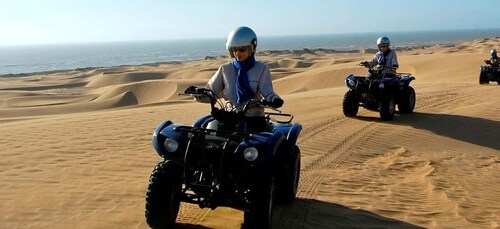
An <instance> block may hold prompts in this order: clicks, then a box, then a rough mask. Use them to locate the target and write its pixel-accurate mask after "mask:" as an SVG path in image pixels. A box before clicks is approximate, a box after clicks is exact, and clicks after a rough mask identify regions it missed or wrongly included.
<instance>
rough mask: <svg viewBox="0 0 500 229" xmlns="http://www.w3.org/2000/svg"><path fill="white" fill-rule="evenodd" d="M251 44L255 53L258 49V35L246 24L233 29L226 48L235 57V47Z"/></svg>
mask: <svg viewBox="0 0 500 229" xmlns="http://www.w3.org/2000/svg"><path fill="white" fill-rule="evenodd" d="M250 45H251V46H252V53H255V50H256V49H257V35H256V34H255V32H254V31H253V30H252V29H250V28H248V27H246V26H241V27H238V28H236V29H233V31H231V32H230V33H229V35H228V36H227V40H226V49H227V51H228V52H229V55H230V56H231V57H234V54H233V52H232V51H231V49H232V48H233V47H241V46H250Z"/></svg>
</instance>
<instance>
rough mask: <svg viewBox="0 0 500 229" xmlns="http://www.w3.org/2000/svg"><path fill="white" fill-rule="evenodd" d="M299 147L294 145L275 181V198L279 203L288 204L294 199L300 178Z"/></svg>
mask: <svg viewBox="0 0 500 229" xmlns="http://www.w3.org/2000/svg"><path fill="white" fill-rule="evenodd" d="M300 160H301V159H300V148H299V147H298V146H297V145H295V146H294V147H293V152H292V153H291V155H290V158H289V159H288V160H286V161H287V165H286V166H285V167H284V170H285V171H283V172H284V173H283V177H281V180H278V181H277V187H276V193H277V195H276V200H277V201H278V202H279V203H283V204H289V203H292V202H293V201H294V200H295V196H296V195H297V189H298V188H299V180H300Z"/></svg>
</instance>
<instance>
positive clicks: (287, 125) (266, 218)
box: [145, 86, 302, 228]
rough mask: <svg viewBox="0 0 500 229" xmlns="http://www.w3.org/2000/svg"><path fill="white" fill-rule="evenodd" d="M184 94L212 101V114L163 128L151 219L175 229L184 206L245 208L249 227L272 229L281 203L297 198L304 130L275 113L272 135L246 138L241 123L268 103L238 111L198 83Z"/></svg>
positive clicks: (270, 117)
mask: <svg viewBox="0 0 500 229" xmlns="http://www.w3.org/2000/svg"><path fill="white" fill-rule="evenodd" d="M185 95H190V96H202V97H203V96H204V97H208V98H209V99H210V101H211V103H210V104H211V114H209V115H205V116H203V117H201V118H199V119H198V120H197V121H196V122H195V123H194V124H193V125H192V126H186V125H180V124H174V123H172V122H171V121H169V120H165V121H163V122H162V123H160V125H158V126H157V128H156V130H155V131H154V133H153V147H154V148H155V150H156V152H157V153H158V155H160V157H162V158H163V161H162V162H160V163H159V164H158V165H156V167H155V168H154V169H153V172H152V173H151V176H150V178H149V186H148V189H147V194H146V211H145V215H146V222H147V223H148V225H149V226H150V227H151V228H173V227H174V226H175V221H176V218H177V215H178V213H179V207H180V203H181V202H186V203H192V204H197V205H198V206H199V207H200V208H211V209H215V208H217V207H219V206H225V207H232V208H235V209H239V210H243V211H244V222H243V225H244V227H245V228H270V227H271V222H272V215H273V207H274V204H275V201H276V203H291V202H293V201H294V200H295V196H296V193H297V188H298V183H299V176H300V149H299V147H298V146H297V145H296V143H297V138H298V137H299V134H300V131H301V130H302V126H301V125H300V124H298V123H293V124H292V123H291V121H292V119H293V116H292V115H290V114H282V113H281V112H279V110H277V109H275V108H274V110H275V111H278V112H272V113H269V112H266V116H265V117H266V119H267V121H268V127H267V131H265V132H256V133H248V132H246V131H245V130H246V123H245V122H244V121H243V119H242V118H243V117H244V114H245V112H246V111H247V110H248V109H249V108H252V107H255V106H263V107H266V108H271V107H270V105H269V104H268V103H267V102H265V101H264V100H262V101H261V100H256V99H254V100H249V101H248V102H246V103H245V104H244V105H242V106H240V107H233V106H232V105H231V104H226V105H224V104H222V101H221V100H220V98H218V97H217V95H215V93H214V92H212V91H211V90H208V89H205V88H197V87H194V86H191V87H189V88H187V89H186V90H185ZM187 112H188V111H187Z"/></svg>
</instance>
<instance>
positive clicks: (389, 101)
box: [379, 95, 396, 121]
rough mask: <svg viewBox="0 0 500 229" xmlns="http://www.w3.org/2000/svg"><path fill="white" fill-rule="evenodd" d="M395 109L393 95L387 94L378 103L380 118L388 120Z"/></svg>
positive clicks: (391, 117)
mask: <svg viewBox="0 0 500 229" xmlns="http://www.w3.org/2000/svg"><path fill="white" fill-rule="evenodd" d="M395 110H396V101H395V99H394V96H392V95H389V96H388V97H387V98H384V99H383V100H382V102H381V103H380V108H379V112H380V118H381V119H382V120H384V121H390V120H392V119H393V118H394V113H395Z"/></svg>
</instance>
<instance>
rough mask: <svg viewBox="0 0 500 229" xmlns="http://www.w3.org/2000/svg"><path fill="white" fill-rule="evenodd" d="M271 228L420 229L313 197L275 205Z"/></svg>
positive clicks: (399, 221)
mask: <svg viewBox="0 0 500 229" xmlns="http://www.w3.org/2000/svg"><path fill="white" fill-rule="evenodd" d="M275 212H276V214H275V216H280V215H282V216H284V217H281V218H277V217H275V218H274V228H318V229H319V228H423V227H420V226H417V225H414V224H410V223H407V222H404V221H401V220H398V219H393V218H388V217H385V216H381V215H378V214H376V213H373V212H370V211H366V210H362V209H352V208H349V207H346V206H343V205H340V204H335V203H328V202H324V201H319V200H315V199H297V200H295V202H294V203H293V204H290V205H286V206H278V207H277V208H276V211H275Z"/></svg>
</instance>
